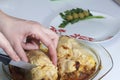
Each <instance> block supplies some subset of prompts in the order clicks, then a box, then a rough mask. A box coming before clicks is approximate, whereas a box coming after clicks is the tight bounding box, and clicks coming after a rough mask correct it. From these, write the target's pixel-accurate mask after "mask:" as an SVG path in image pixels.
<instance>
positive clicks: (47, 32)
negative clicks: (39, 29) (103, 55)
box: [44, 28, 59, 47]
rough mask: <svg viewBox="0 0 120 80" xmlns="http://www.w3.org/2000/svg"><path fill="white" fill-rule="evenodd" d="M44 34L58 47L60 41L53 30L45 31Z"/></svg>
mask: <svg viewBox="0 0 120 80" xmlns="http://www.w3.org/2000/svg"><path fill="white" fill-rule="evenodd" d="M44 32H45V33H46V34H47V35H48V36H49V37H50V39H51V40H52V41H53V43H54V45H55V47H57V43H58V39H59V36H58V35H57V34H56V33H55V32H53V31H52V30H50V29H47V28H46V29H44Z"/></svg>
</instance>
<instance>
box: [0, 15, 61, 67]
mask: <svg viewBox="0 0 120 80" xmlns="http://www.w3.org/2000/svg"><path fill="white" fill-rule="evenodd" d="M4 15H5V21H1V22H2V25H0V31H1V32H2V33H3V35H4V36H5V37H6V40H8V42H9V43H10V45H11V46H12V48H13V50H14V52H12V53H9V52H8V51H6V52H8V55H9V56H10V57H11V58H12V59H14V60H17V59H16V57H15V56H17V57H18V59H21V60H23V61H26V62H27V61H28V59H27V57H26V53H25V51H24V50H31V49H38V48H39V47H38V44H37V43H36V41H37V42H40V41H41V42H42V43H43V44H45V45H46V46H47V47H48V49H49V54H50V58H51V60H52V62H53V64H55V65H56V63H57V55H56V47H57V42H58V38H59V37H58V35H57V34H55V33H54V32H53V31H51V30H49V29H48V28H45V27H43V26H42V25H41V24H39V23H38V22H34V21H28V20H23V19H18V18H15V17H12V16H8V15H6V14H4ZM27 37H30V38H31V39H32V40H31V41H30V42H27V41H26V40H27Z"/></svg>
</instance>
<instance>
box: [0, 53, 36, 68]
mask: <svg viewBox="0 0 120 80" xmlns="http://www.w3.org/2000/svg"><path fill="white" fill-rule="evenodd" d="M0 61H1V62H3V64H5V65H8V64H10V65H13V66H16V67H19V68H22V69H26V70H31V69H32V68H34V67H36V66H35V65H33V64H30V63H27V62H24V61H14V60H12V59H11V58H10V57H9V56H7V55H5V54H1V53H0Z"/></svg>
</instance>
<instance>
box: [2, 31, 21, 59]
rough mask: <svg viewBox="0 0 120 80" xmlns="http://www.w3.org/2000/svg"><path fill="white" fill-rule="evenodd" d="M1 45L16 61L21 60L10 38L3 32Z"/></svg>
mask: <svg viewBox="0 0 120 80" xmlns="http://www.w3.org/2000/svg"><path fill="white" fill-rule="evenodd" d="M0 38H1V39H0V47H1V48H2V49H3V50H4V51H5V52H6V53H7V54H8V55H9V56H10V57H11V58H12V59H13V60H15V61H19V60H20V58H19V57H18V56H17V54H16V53H15V51H14V50H13V48H12V46H11V45H10V43H9V42H8V40H7V39H6V38H5V37H4V35H3V34H2V33H0Z"/></svg>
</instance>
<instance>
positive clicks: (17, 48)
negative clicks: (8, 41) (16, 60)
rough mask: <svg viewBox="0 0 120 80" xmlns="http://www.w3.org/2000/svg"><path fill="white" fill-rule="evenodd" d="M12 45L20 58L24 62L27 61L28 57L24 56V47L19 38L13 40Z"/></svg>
mask: <svg viewBox="0 0 120 80" xmlns="http://www.w3.org/2000/svg"><path fill="white" fill-rule="evenodd" d="M14 42H15V43H14V45H13V48H14V50H15V51H16V53H17V54H18V55H19V57H20V58H21V60H23V61H25V62H28V58H27V56H26V53H25V51H24V49H23V48H22V45H21V43H20V42H21V41H19V40H15V41H14Z"/></svg>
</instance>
